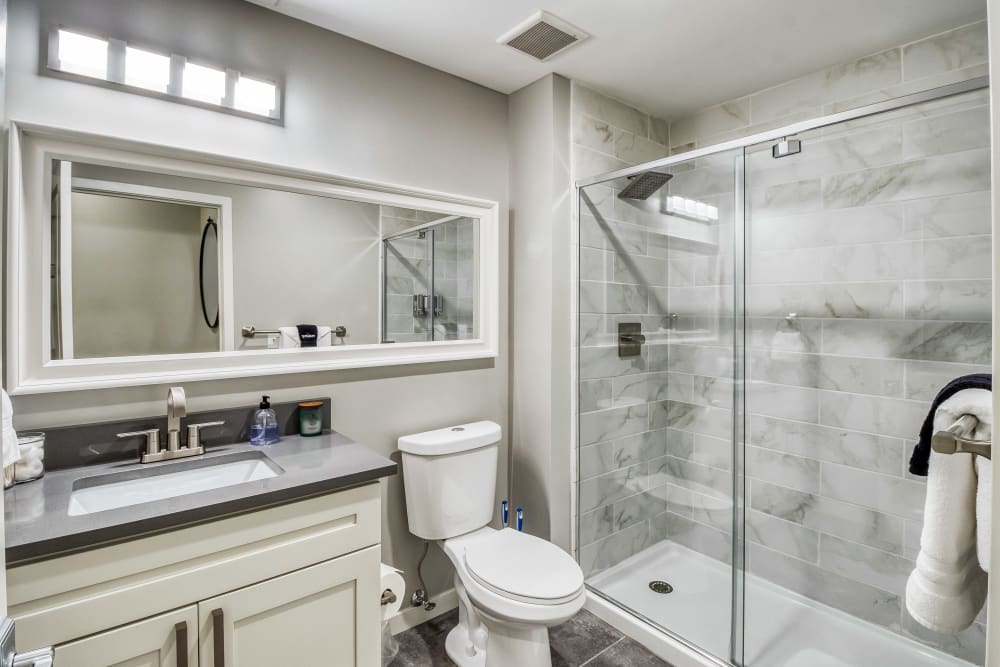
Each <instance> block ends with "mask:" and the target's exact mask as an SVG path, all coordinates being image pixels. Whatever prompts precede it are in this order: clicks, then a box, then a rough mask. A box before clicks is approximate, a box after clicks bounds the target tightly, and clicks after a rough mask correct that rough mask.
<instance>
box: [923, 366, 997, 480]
mask: <svg viewBox="0 0 1000 667" xmlns="http://www.w3.org/2000/svg"><path fill="white" fill-rule="evenodd" d="M963 389H988V390H990V391H993V375H992V374H991V373H973V374H972V375H963V376H962V377H960V378H955V379H954V380H952V381H951V382H949V383H948V384H946V385H945V386H944V389H942V390H941V391H939V392H938V395H937V397H936V398H935V399H934V402H933V403H931V411H930V412H928V413H927V417H926V419H924V425H923V426H921V427H920V439H919V440H917V444H916V446H915V447H914V448H913V455H912V456H911V457H910V474H911V475H920V476H921V477H926V476H927V466H928V465H929V464H930V462H931V438H932V437H933V436H934V413H935V412H937V409H938V406H939V405H941V404H942V403H944V402H945V401H947V400H948V399H949V398H951V397H952V396H954V395H955V394H957V393H958V392H960V391H962V390H963Z"/></svg>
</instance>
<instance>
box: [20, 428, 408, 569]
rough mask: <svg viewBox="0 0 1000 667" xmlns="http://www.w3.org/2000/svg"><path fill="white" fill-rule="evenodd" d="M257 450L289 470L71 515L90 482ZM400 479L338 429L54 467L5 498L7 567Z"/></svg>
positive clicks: (382, 459)
mask: <svg viewBox="0 0 1000 667" xmlns="http://www.w3.org/2000/svg"><path fill="white" fill-rule="evenodd" d="M253 452H258V453H263V454H265V455H266V456H267V457H268V458H270V459H271V461H273V462H274V463H275V464H277V465H278V466H279V467H280V468H281V469H282V470H283V472H282V473H281V474H279V475H278V476H277V477H272V478H270V479H262V480H257V481H253V482H244V483H242V484H236V485H234V486H228V487H224V488H220V489H213V490H211V491H202V492H198V493H191V494H188V495H184V496H177V497H174V498H167V499H165V500H158V501H154V502H147V503H143V504H140V505H131V506H129V507H122V508H118V509H111V510H106V511H102V512H95V513H92V514H83V515H79V516H70V515H69V514H68V510H69V504H70V495H71V494H72V492H73V490H74V489H79V488H81V487H85V486H91V485H93V482H94V481H95V480H93V479H87V478H93V477H97V476H101V475H108V474H115V475H116V476H117V475H118V474H123V475H122V476H125V477H128V476H131V473H138V472H146V473H147V474H148V472H149V471H152V470H153V469H154V468H156V467H163V468H162V469H164V470H165V469H167V468H169V469H170V470H171V471H173V470H180V469H182V468H183V469H187V468H189V467H200V466H201V465H204V463H205V462H208V461H210V460H211V459H215V458H218V457H228V458H249V457H253V456H256V455H255V454H253ZM394 474H396V463H394V462H393V461H391V460H389V459H387V458H385V457H384V456H381V455H379V454H376V453H375V452H373V451H371V450H370V449H368V448H366V447H364V446H362V445H359V444H358V443H356V442H354V441H352V440H350V439H349V438H347V437H345V436H343V435H341V434H339V433H336V432H328V433H324V434H323V435H321V436H316V437H312V438H303V437H302V436H299V435H286V436H283V437H282V440H281V442H279V443H278V444H276V445H270V446H264V447H254V446H252V445H250V444H248V443H241V444H235V445H222V446H218V447H212V448H211V449H210V450H209V451H208V452H206V453H205V454H204V455H203V456H200V457H190V458H185V459H176V460H173V461H166V462H162V463H150V464H145V465H142V464H139V463H138V462H137V461H136V460H135V459H132V460H129V461H115V462H108V463H100V464H96V465H87V466H80V467H76V468H65V469H62V470H54V471H51V472H46V474H45V476H44V477H43V478H41V479H39V480H36V481H34V482H28V483H25V484H18V485H16V486H14V487H13V488H11V489H8V490H7V491H6V492H5V494H4V520H5V522H6V554H7V565H8V567H9V566H11V565H17V564H20V563H23V562H26V561H31V560H40V559H44V558H51V557H53V556H59V555H64V554H65V553H67V552H71V551H81V550H84V549H89V548H93V547H96V546H101V545H104V544H106V543H108V542H115V541H121V540H127V539H132V538H135V537H138V536H140V535H144V534H147V533H151V532H156V531H163V530H168V529H172V528H180V527H182V526H185V525H189V524H192V523H197V522H200V521H206V520H210V519H217V518H220V517H223V516H226V515H230V514H235V513H240V512H246V511H251V510H255V509H262V508H264V507H267V506H270V505H275V504H279V503H285V502H289V501H293V500H298V499H301V498H305V497H308V496H312V495H317V494H321V493H329V492H331V491H338V490H341V489H346V488H348V487H352V486H358V485H361V484H365V483H368V482H372V481H374V480H377V479H379V478H380V477H386V476H389V475H394ZM136 476H138V475H136Z"/></svg>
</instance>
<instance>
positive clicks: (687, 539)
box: [650, 512, 733, 563]
mask: <svg viewBox="0 0 1000 667" xmlns="http://www.w3.org/2000/svg"><path fill="white" fill-rule="evenodd" d="M650 529H651V531H652V538H653V540H654V541H657V542H659V541H662V540H670V541H672V542H676V543H677V544H681V545H683V546H686V547H687V548H689V549H694V550H695V551H698V552H700V553H703V554H705V555H706V556H710V557H712V558H715V559H716V560H720V561H722V562H724V563H730V562H732V557H733V545H732V536H731V534H730V533H729V532H726V531H722V530H718V529H716V528H712V527H710V526H706V525H705V524H702V523H698V522H697V521H693V520H691V519H689V518H687V517H684V516H680V515H678V514H674V513H673V512H664V513H663V514H661V515H660V516H658V517H655V518H654V519H652V520H651V521H650Z"/></svg>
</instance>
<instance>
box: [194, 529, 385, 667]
mask: <svg viewBox="0 0 1000 667" xmlns="http://www.w3.org/2000/svg"><path fill="white" fill-rule="evenodd" d="M380 551H381V550H380V548H379V547H378V546H374V547H369V548H367V549H362V550H360V551H356V552H354V553H352V554H348V555H346V556H341V557H340V558H335V559H333V560H328V561H326V562H324V563H320V564H318V565H313V566H311V567H307V568H304V569H302V570H298V571H296V572H292V573H291V574H286V575H283V576H280V577H276V578H274V579H270V580H268V581H265V582H262V583H260V584H255V585H253V586H248V587H246V588H241V589H240V590H237V591H233V592H232V593H226V594H225V595H220V596H218V597H215V598H211V599H209V600H205V601H204V602H201V603H199V604H198V623H199V625H198V627H199V632H198V636H199V644H200V651H199V655H200V656H201V662H200V665H201V667H274V666H275V665H287V666H288V667H299V666H300V665H301V666H302V667H306V666H309V667H321V666H331V667H354V666H360V667H375V666H376V665H380V663H381V658H380V655H381V648H380V622H381V615H380V608H379V593H380V591H379V557H380ZM234 566H236V567H238V564H234Z"/></svg>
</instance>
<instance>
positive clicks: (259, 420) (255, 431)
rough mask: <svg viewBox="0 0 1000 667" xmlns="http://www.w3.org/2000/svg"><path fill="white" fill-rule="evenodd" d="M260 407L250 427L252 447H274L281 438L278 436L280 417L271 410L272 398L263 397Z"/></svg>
mask: <svg viewBox="0 0 1000 667" xmlns="http://www.w3.org/2000/svg"><path fill="white" fill-rule="evenodd" d="M261 398H262V400H261V402H260V407H259V409H258V410H257V412H255V413H254V415H253V424H251V426H250V444H251V445H273V444H274V443H276V442H278V440H280V439H281V437H280V436H279V435H278V415H276V414H274V410H272V409H271V402H270V400H268V399H270V398H271V397H270V396H263V397H261Z"/></svg>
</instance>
